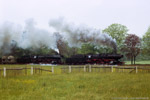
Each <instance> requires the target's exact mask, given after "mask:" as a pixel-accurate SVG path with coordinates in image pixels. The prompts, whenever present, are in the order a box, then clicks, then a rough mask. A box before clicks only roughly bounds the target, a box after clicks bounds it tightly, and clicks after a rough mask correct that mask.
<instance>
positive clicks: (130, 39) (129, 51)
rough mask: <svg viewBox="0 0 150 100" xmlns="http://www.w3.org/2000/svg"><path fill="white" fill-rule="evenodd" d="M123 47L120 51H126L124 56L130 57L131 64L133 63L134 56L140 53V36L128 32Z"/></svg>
mask: <svg viewBox="0 0 150 100" xmlns="http://www.w3.org/2000/svg"><path fill="white" fill-rule="evenodd" d="M124 43H125V45H124V48H122V51H124V52H126V56H127V57H128V58H130V59H131V64H133V61H134V64H135V58H136V56H137V55H138V54H139V53H140V38H139V37H138V36H136V35H135V34H128V36H127V37H126V39H125V42H124Z"/></svg>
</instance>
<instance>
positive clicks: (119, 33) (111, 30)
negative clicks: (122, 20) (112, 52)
mask: <svg viewBox="0 0 150 100" xmlns="http://www.w3.org/2000/svg"><path fill="white" fill-rule="evenodd" d="M127 32H128V29H127V27H126V26H124V25H121V24H116V23H114V24H111V25H110V26H108V27H107V28H106V29H104V30H103V33H107V34H109V35H110V36H111V37H112V38H113V39H116V42H117V46H118V49H119V50H120V49H121V46H122V44H123V42H124V40H125V37H126V36H127Z"/></svg>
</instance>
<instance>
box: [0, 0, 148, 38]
mask: <svg viewBox="0 0 150 100" xmlns="http://www.w3.org/2000/svg"><path fill="white" fill-rule="evenodd" d="M149 4H150V0H0V22H5V21H10V22H14V23H17V24H21V25H24V23H25V20H27V19H29V18H33V19H34V20H35V21H36V23H37V27H39V28H44V29H47V30H50V31H51V28H50V27H49V25H48V23H49V21H50V20H51V19H55V18H59V17H64V18H65V19H66V20H68V21H70V22H73V23H75V24H86V25H88V26H89V27H92V28H97V29H101V30H103V29H105V28H107V27H108V26H109V25H111V24H113V23H118V24H122V25H125V26H126V27H127V28H128V29H129V32H128V33H129V34H136V35H138V36H140V37H142V36H143V35H144V34H145V32H146V31H147V29H148V27H149V26H150V6H149Z"/></svg>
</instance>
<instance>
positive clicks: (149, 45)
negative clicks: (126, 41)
mask: <svg viewBox="0 0 150 100" xmlns="http://www.w3.org/2000/svg"><path fill="white" fill-rule="evenodd" d="M142 53H143V54H144V55H150V27H149V28H148V30H147V32H146V33H145V35H144V36H143V39H142Z"/></svg>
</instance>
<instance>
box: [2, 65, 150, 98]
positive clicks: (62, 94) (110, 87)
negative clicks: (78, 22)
mask: <svg viewBox="0 0 150 100" xmlns="http://www.w3.org/2000/svg"><path fill="white" fill-rule="evenodd" d="M5 66H6V65H5ZM18 66H20V65H13V67H18ZM0 67H4V66H0ZM7 67H11V66H7ZM21 67H24V65H22V66H21ZM28 67H29V66H28ZM61 67H62V66H55V69H56V70H55V71H56V73H55V74H50V73H47V74H42V75H32V76H31V75H27V76H15V77H6V78H3V77H1V78H0V100H113V99H118V98H120V99H121V98H122V99H123V98H124V99H125V98H126V99H127V98H128V99H132V100H134V99H135V98H138V99H139V98H141V99H143V98H145V99H148V98H150V84H149V83H150V78H149V77H150V74H149V73H138V74H135V73H132V74H129V73H70V74H68V73H66V74H62V73H61V72H60V68H61ZM44 68H46V69H50V67H44Z"/></svg>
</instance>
